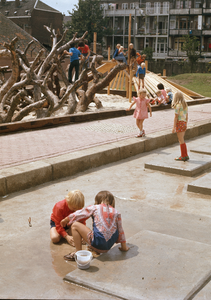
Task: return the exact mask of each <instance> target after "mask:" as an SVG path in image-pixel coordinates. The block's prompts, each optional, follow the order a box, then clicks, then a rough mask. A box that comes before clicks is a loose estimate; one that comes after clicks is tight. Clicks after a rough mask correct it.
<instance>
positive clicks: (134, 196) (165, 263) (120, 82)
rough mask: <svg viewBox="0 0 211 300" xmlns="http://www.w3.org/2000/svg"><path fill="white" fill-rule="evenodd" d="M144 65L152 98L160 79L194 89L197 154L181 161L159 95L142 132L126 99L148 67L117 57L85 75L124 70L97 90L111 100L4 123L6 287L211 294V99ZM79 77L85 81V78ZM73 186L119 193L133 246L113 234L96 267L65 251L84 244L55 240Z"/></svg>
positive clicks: (70, 292)
mask: <svg viewBox="0 0 211 300" xmlns="http://www.w3.org/2000/svg"><path fill="white" fill-rule="evenodd" d="M55 51H56V50H55ZM60 51H61V52H62V51H63V49H60ZM145 64H146V69H147V72H146V76H145V88H146V89H147V92H148V93H149V95H150V97H154V96H155V92H156V90H157V84H158V83H163V84H164V86H168V87H170V88H171V89H172V91H173V93H175V92H176V91H178V90H179V91H182V92H183V94H184V97H185V100H186V101H187V103H188V106H189V110H188V112H189V120H188V128H187V131H186V136H185V139H186V141H187V147H188V151H189V156H190V160H189V161H185V162H184V161H175V160H174V158H175V157H176V156H177V155H178V154H179V153H178V152H179V150H178V140H177V136H176V134H175V133H172V126H173V119H174V111H173V110H172V109H171V108H170V105H167V106H165V107H158V106H157V105H155V106H153V107H152V118H149V119H147V120H146V123H145V131H146V136H145V137H143V138H141V139H136V138H135V134H136V132H137V128H136V125H135V122H134V118H133V117H132V113H133V111H130V112H129V111H126V108H127V107H128V106H129V104H130V102H131V101H132V96H133V93H135V94H136V92H137V90H138V82H137V78H136V77H135V76H134V70H132V68H131V67H130V68H129V70H126V69H125V66H124V68H123V66H121V68H122V69H121V68H119V65H120V64H118V63H117V62H113V61H111V59H110V57H109V56H108V61H105V62H104V61H101V64H100V65H99V66H98V67H96V68H95V66H94V65H93V69H92V70H93V73H88V74H86V75H87V77H86V79H87V78H89V79H90V82H92V81H94V80H96V81H97V79H96V77H97V76H96V74H102V80H103V79H104V78H106V76H107V75H108V74H109V72H110V71H111V72H112V70H115V72H116V74H115V76H114V77H113V79H112V80H110V81H109V84H108V85H107V87H106V88H103V89H101V90H100V91H99V93H95V95H96V96H97V97H98V99H99V100H100V101H101V102H102V103H103V102H104V103H103V104H104V105H103V108H100V109H97V108H96V107H95V104H96V102H94V103H95V104H94V103H92V104H91V105H90V110H89V109H88V110H87V111H86V112H83V113H82V112H77V113H75V114H64V115H51V116H48V115H47V114H46V115H45V118H32V119H30V118H28V119H25V120H24V121H22V122H20V121H16V122H9V123H6V122H5V123H2V124H0V132H1V139H0V157H1V159H0V211H1V213H0V224H1V233H2V234H1V240H0V248H1V250H2V251H1V269H0V276H1V279H2V280H1V282H0V298H2V299H111V300H116V299H123V300H126V299H127V300H129V299H131V300H133V299H134V300H136V299H140V300H157V299H158V300H159V299H160V300H164V299H167V300H177V299H178V300H180V299H184V300H190V299H193V298H194V299H196V300H202V299H207V300H209V299H210V295H211V285H210V280H211V255H210V252H211V251H210V250H211V241H210V227H211V226H210V225H211V218H210V215H211V206H210V195H211V187H210V179H211V177H210V176H211V175H210V174H211V173H210V171H211V142H210V140H211V139H210V138H211V134H210V132H211V98H208V97H204V96H203V95H201V94H199V93H196V92H193V91H191V90H189V89H187V88H184V87H182V86H181V85H178V84H175V83H174V82H173V81H170V80H168V78H167V77H166V74H165V70H162V73H160V74H154V73H152V72H150V70H148V68H147V61H146V62H145ZM118 68H119V69H118ZM52 69H53V68H52ZM26 71H27V70H26ZM30 71H31V72H32V71H33V70H30ZM42 71H43V70H42ZM95 71H96V72H95ZM27 72H28V71H27ZM41 73H42V72H41ZM43 74H45V72H44V71H43V73H42V74H40V77H39V78H38V77H37V79H39V80H40V82H41V80H42V78H43ZM113 74H114V73H113ZM46 76H48V75H46ZM95 76H96V77H95ZM45 81H47V77H46V78H45ZM67 84H68V83H67ZM74 84H75V87H74V88H75V89H76V88H78V87H80V86H81V85H82V84H83V82H80V81H79V82H77V83H74ZM74 84H73V86H74ZM73 86H71V87H70V88H69V90H68V88H67V90H66V91H65V95H66V96H67V95H70V89H72V88H73ZM45 93H46V94H48V93H49V90H48V87H47V86H45V89H44V94H45ZM68 93H69V94H68ZM73 94H74V93H73ZM115 94H116V95H117V94H118V96H115ZM48 96H49V95H48ZM51 96H52V94H51ZM61 99H62V100H61ZM61 99H60V100H61V101H60V102H58V103H57V101H55V102H56V103H57V105H59V104H61V102H62V101H65V98H61ZM106 99H107V100H106ZM28 100H29V99H28ZM41 101H42V105H43V103H44V104H45V99H42V100H41ZM68 101H69V102H68V105H70V104H71V103H72V102H71V101H70V100H68ZM108 102H109V104H108ZM51 104H52V103H51ZM32 105H34V104H32ZM51 108H52V109H53V104H52V107H51ZM63 108H64V107H62V109H63ZM39 109H40V107H39ZM45 112H46V111H45ZM66 112H67V111H66ZM74 189H79V190H81V191H82V192H83V194H84V195H85V206H88V205H91V204H93V203H94V197H95V195H96V194H97V193H98V192H99V191H101V190H108V191H110V192H112V193H113V194H114V196H115V202H116V209H117V210H118V211H119V212H121V216H122V220H123V227H124V230H125V234H126V240H127V245H128V246H129V247H130V249H129V251H128V252H125V253H124V252H120V251H119V249H118V245H114V247H112V248H111V250H110V251H109V252H108V253H106V254H101V255H96V256H95V257H94V258H93V260H92V261H91V263H90V268H89V269H87V270H80V269H78V268H77V265H76V262H74V261H71V262H70V261H66V260H64V255H66V254H68V253H70V252H72V251H74V248H73V247H72V246H70V245H69V244H67V243H66V241H65V240H61V242H59V243H58V244H53V243H52V242H51V241H50V237H49V230H50V225H49V222H50V215H51V211H52V208H53V206H54V204H55V203H56V202H58V201H60V200H62V199H64V197H65V195H66V194H67V193H68V192H69V191H70V190H74ZM87 223H88V224H87V225H88V226H90V227H91V221H90V220H89V221H88V222H87ZM83 247H84V249H86V247H87V246H86V245H84V246H83Z"/></svg>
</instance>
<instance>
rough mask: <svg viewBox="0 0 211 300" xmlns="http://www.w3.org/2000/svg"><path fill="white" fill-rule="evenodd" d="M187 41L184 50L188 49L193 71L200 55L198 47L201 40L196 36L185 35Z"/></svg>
mask: <svg viewBox="0 0 211 300" xmlns="http://www.w3.org/2000/svg"><path fill="white" fill-rule="evenodd" d="M184 39H185V42H184V44H183V46H182V50H183V51H186V53H187V57H188V60H189V63H190V68H191V73H193V68H194V64H195V63H196V62H197V60H198V59H199V57H200V54H199V52H198V49H199V47H200V42H199V40H198V39H197V37H195V36H190V35H185V36H184Z"/></svg>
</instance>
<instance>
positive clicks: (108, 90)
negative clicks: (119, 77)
mask: <svg viewBox="0 0 211 300" xmlns="http://www.w3.org/2000/svg"><path fill="white" fill-rule="evenodd" d="M110 56H111V48H110V47H108V61H110V58H111V57H110ZM110 88H111V82H109V85H108V88H107V95H110Z"/></svg>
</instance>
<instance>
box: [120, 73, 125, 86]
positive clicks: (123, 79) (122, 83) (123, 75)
mask: <svg viewBox="0 0 211 300" xmlns="http://www.w3.org/2000/svg"><path fill="white" fill-rule="evenodd" d="M124 81H125V73H124V72H122V82H121V90H123V85H124Z"/></svg>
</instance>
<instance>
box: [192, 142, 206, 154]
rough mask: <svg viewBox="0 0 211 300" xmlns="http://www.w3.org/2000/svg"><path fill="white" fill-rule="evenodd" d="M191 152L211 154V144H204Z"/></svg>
mask: <svg viewBox="0 0 211 300" xmlns="http://www.w3.org/2000/svg"><path fill="white" fill-rule="evenodd" d="M190 151H191V152H195V153H201V154H207V155H211V144H202V145H201V146H198V147H195V148H193V149H191V150H190Z"/></svg>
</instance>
